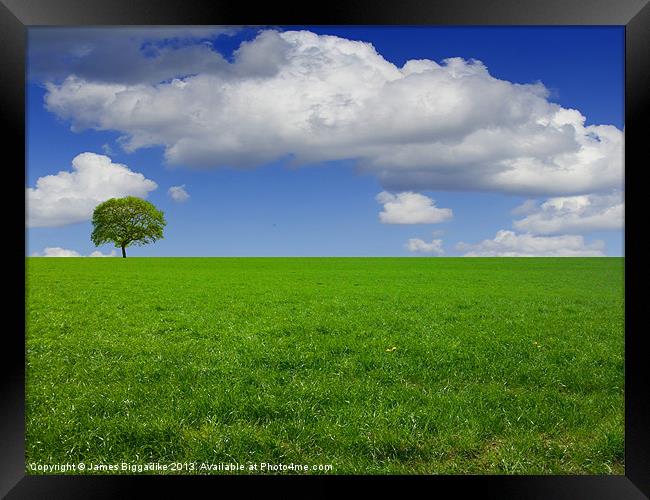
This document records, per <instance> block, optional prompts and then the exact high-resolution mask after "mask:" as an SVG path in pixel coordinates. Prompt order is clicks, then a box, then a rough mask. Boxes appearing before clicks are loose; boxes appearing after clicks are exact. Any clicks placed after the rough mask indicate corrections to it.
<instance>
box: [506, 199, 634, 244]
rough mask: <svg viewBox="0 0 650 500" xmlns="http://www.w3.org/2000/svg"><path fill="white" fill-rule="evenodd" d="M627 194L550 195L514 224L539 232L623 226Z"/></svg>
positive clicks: (523, 229) (582, 230)
mask: <svg viewBox="0 0 650 500" xmlns="http://www.w3.org/2000/svg"><path fill="white" fill-rule="evenodd" d="M623 212H624V203H623V194H622V193H620V192H614V193H611V194H605V195H597V194H589V195H583V196H569V197H558V198H550V199H548V200H546V201H545V202H544V203H542V204H541V205H540V206H537V207H536V208H535V209H531V210H530V211H529V213H528V214H527V216H526V217H525V218H523V219H520V220H517V221H515V222H514V223H513V225H514V227H515V228H517V229H519V230H521V231H526V232H529V233H535V234H559V233H584V232H588V231H598V230H612V229H614V230H616V229H622V228H623V223H624V214H623Z"/></svg>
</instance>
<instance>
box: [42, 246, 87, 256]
mask: <svg viewBox="0 0 650 500" xmlns="http://www.w3.org/2000/svg"><path fill="white" fill-rule="evenodd" d="M32 257H81V255H80V254H79V252H75V251H74V250H68V249H67V248H61V247H46V248H45V249H44V250H43V253H38V252H34V253H32Z"/></svg>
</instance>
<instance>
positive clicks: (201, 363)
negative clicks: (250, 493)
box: [26, 258, 624, 474]
mask: <svg viewBox="0 0 650 500" xmlns="http://www.w3.org/2000/svg"><path fill="white" fill-rule="evenodd" d="M623 299H624V295H623V259H622V258H584V259H582V258H570V259H569V258H558V259H554V258H539V259H537V258H522V259H516V258H505V259H498V258H489V259H470V258H458V259H456V258H446V259H438V258H268V259H265V258H140V259H138V258H129V259H126V260H125V259H44V258H28V259H27V303H26V314H27V332H26V349H27V353H26V354H27V355H26V363H27V369H26V375H27V387H26V392H27V397H26V426H27V433H26V460H27V463H28V464H30V463H31V464H57V463H61V464H63V463H79V462H85V463H87V464H90V463H94V464H121V463H123V462H124V463H133V464H142V463H149V462H158V463H161V464H169V463H195V464H197V465H198V464H200V463H203V462H206V463H210V464H218V463H240V464H244V465H246V466H247V465H248V464H254V463H271V464H290V463H294V464H307V465H322V464H330V465H331V466H332V470H331V471H329V472H327V473H329V474H331V473H335V474H350V473H356V474H422V473H424V474H593V473H596V474H599V473H604V474H623V473H624V463H623V457H624V397H623V396H624V391H623V389H624V311H623V305H624V302H623ZM87 472H88V470H86V473H87ZM180 472H181V473H185V472H188V471H186V470H182V471H180ZM190 472H199V471H197V470H196V469H195V470H194V471H190ZM217 472H219V471H217ZM221 472H223V471H221ZM247 472H249V471H248V470H245V471H243V473H247ZM289 472H291V471H289ZM312 472H314V473H322V472H319V471H312ZM28 473H30V474H38V473H40V472H38V471H33V470H29V468H28ZM71 473H75V472H71ZM92 473H96V472H92ZM131 473H132V472H131ZM174 473H178V471H177V472H174ZM202 473H205V471H203V472H202Z"/></svg>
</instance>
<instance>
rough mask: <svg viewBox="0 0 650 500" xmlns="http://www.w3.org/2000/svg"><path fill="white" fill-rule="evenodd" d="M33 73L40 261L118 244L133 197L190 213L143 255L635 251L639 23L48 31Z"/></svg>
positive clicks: (171, 214) (31, 235)
mask: <svg viewBox="0 0 650 500" xmlns="http://www.w3.org/2000/svg"><path fill="white" fill-rule="evenodd" d="M80 30H81V31H80ZM302 31H305V32H309V36H307V35H305V34H300V33H299V34H297V35H292V34H291V33H292V32H302ZM324 35H332V36H334V37H337V38H331V37H325V36H324ZM358 42H367V43H369V44H372V47H374V50H372V48H370V49H369V48H368V47H369V46H368V45H367V44H359V43H358ZM242 43H244V46H243V47H244V48H242V49H240V46H242ZM238 49H239V50H238ZM449 58H460V59H454V60H453V61H452V62H444V60H445V59H449ZM409 60H420V61H421V60H430V61H433V62H434V63H435V64H434V63H432V64H429V63H417V65H412V66H410V67H412V68H415V69H413V70H408V71H407V70H405V69H404V68H405V67H404V64H405V63H406V62H407V61H409ZM472 60H479V61H481V63H482V65H477V63H473V62H472ZM28 71H29V75H28V89H27V91H28V92H27V103H26V104H27V140H28V144H27V152H28V154H27V176H26V179H27V180H26V182H27V186H26V187H27V188H29V189H28V192H27V211H28V214H30V218H29V220H28V221H27V226H28V229H27V249H26V254H27V255H34V254H38V255H63V254H65V253H66V252H67V253H68V254H73V255H74V254H79V255H89V254H90V253H91V252H93V251H97V250H99V251H101V252H102V253H104V254H108V253H109V252H110V251H111V250H112V248H111V247H110V246H109V245H106V246H103V247H101V248H99V249H97V248H95V247H94V246H93V244H92V243H91V241H90V232H91V230H92V227H91V224H90V222H89V219H90V215H89V214H90V213H91V210H92V206H93V204H96V203H99V202H101V201H103V199H106V197H107V196H109V195H117V194H119V195H127V194H134V195H142V197H146V198H147V199H148V200H149V201H151V202H152V203H154V204H155V205H156V206H157V207H159V208H160V209H162V210H163V211H164V212H165V216H166V219H167V222H168V224H167V227H166V230H165V239H164V240H161V241H159V242H157V243H155V244H152V245H147V246H143V247H132V248H130V249H129V255H130V256H414V255H422V256H457V255H465V254H468V255H486V256H488V255H608V256H619V255H623V246H622V245H623V217H622V213H623V206H622V199H621V197H622V193H623V184H622V178H623V171H622V130H623V124H624V116H623V110H624V101H623V99H624V30H623V28H622V27H527V28H526V27H503V28H496V27H495V28H492V27H476V28H475V27H472V28H470V27H445V28H437V27H309V26H304V27H295V26H292V27H274V28H266V29H257V28H256V29H253V28H230V29H223V28H215V29H213V30H210V29H207V28H201V29H196V30H192V29H187V28H185V29H183V30H182V31H179V32H175V31H174V30H173V29H170V28H165V29H160V30H156V29H152V30H146V29H140V30H138V29H132V30H130V31H128V30H123V29H122V30H120V29H106V28H104V29H95V30H92V29H80V28H66V29H61V28H30V30H29V45H28ZM400 71H401V72H400ZM71 75H74V76H71ZM173 80H174V81H173ZM522 84H523V85H522ZM535 84H537V85H535ZM540 89H543V90H540ZM190 92H191V94H190ZM188 95H189V96H193V97H188ZM294 96H295V98H294ZM185 99H190V100H189V101H185ZM569 109H572V110H577V111H575V112H567V111H566V110H569ZM563 110H564V111H563ZM580 116H582V117H584V121H581V120H582V118H580ZM558 120H559V121H558ZM549 123H550V124H549ZM599 126H609V127H600V128H599ZM72 129H74V131H73V130H72ZM82 153H94V156H82V158H81V159H80V160H78V165H82V167H80V169H79V170H78V171H76V173H75V170H74V169H73V167H72V162H73V159H74V158H75V157H78V155H80V154H82ZM100 156H101V157H102V158H103V157H106V158H104V159H102V158H100ZM102 162H103V163H102ZM116 165H124V166H125V167H118V166H116ZM125 168H128V169H129V170H128V171H126V170H124V169H125ZM120 169H121V170H120ZM536 169H537V170H536ZM82 170H83V172H84V173H83V176H82V174H81V173H80V172H81V171H82ZM60 172H67V173H63V174H61V173H60ZM138 174H140V175H138ZM46 176H57V177H56V178H49V181H48V180H47V179H46V180H45V181H43V180H42V179H43V178H45V177H46ZM93 176H95V177H93ZM39 179H41V183H40V184H39V185H38V186H37V182H39ZM151 181H153V182H154V183H155V185H156V188H155V189H151ZM173 186H182V187H183V189H184V190H185V191H186V192H187V193H188V194H189V198H188V199H186V200H185V201H182V202H179V201H174V200H173V199H172V198H171V196H170V194H169V192H168V190H169V188H171V187H173ZM380 193H384V194H383V195H380ZM382 196H383V197H382ZM378 197H379V199H378ZM380 200H383V201H380ZM525 202H527V204H526V205H524V206H523V207H522V204H524V203H525ZM517 207H520V208H519V209H518V210H516V209H517ZM513 210H515V213H513ZM89 211H90V212H89ZM381 213H383V214H384V215H383V216H382V215H380V214H381ZM516 221H519V222H518V224H515V222H516ZM522 221H523V222H522ZM48 248H49V249H50V250H49V251H47V250H46V249H48ZM53 249H54V250H53Z"/></svg>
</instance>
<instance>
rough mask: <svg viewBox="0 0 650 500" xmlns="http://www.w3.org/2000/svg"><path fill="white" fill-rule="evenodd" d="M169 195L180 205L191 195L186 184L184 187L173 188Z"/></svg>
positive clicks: (170, 189)
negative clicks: (186, 188)
mask: <svg viewBox="0 0 650 500" xmlns="http://www.w3.org/2000/svg"><path fill="white" fill-rule="evenodd" d="M167 194H168V195H169V196H170V197H171V199H172V200H174V201H175V202H178V203H183V202H184V201H187V200H188V199H189V198H190V195H189V194H188V192H187V191H185V184H183V185H182V186H172V187H170V188H169V190H168V191H167Z"/></svg>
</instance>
